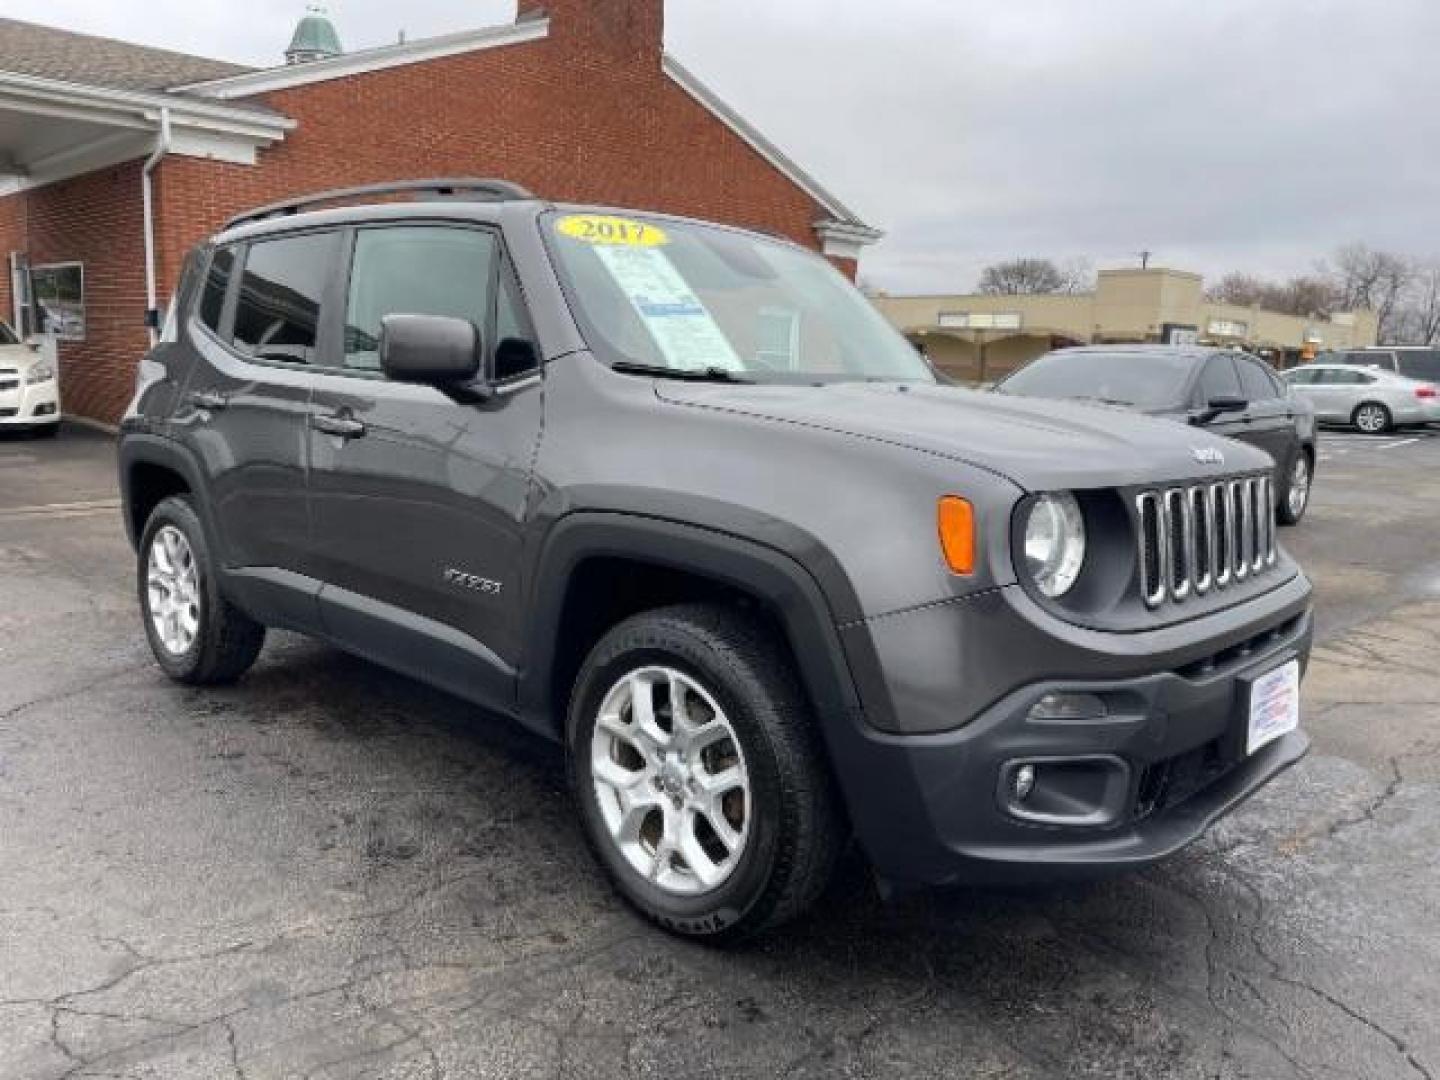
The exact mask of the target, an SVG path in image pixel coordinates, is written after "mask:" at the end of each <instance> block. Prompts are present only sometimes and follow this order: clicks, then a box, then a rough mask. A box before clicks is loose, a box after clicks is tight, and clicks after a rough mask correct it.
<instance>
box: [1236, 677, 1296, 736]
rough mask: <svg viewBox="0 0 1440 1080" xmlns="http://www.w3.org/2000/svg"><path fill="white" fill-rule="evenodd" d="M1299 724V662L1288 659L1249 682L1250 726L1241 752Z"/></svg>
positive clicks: (1290, 730)
mask: <svg viewBox="0 0 1440 1080" xmlns="http://www.w3.org/2000/svg"><path fill="white" fill-rule="evenodd" d="M1299 726H1300V661H1298V660H1291V661H1290V662H1289V663H1288V664H1282V665H1281V666H1280V667H1278V668H1276V669H1275V670H1274V671H1268V672H1266V673H1265V674H1264V675H1261V676H1260V677H1259V678H1258V679H1256V680H1255V681H1254V682H1253V683H1251V684H1250V727H1249V730H1248V732H1247V733H1246V738H1245V753H1246V755H1247V756H1248V755H1250V754H1253V753H1255V751H1256V750H1259V749H1260V748H1261V747H1262V746H1265V745H1267V744H1269V743H1272V742H1274V741H1275V740H1276V739H1278V738H1280V736H1282V735H1288V734H1289V733H1290V732H1292V731H1294V730H1295V729H1296V728H1297V727H1299Z"/></svg>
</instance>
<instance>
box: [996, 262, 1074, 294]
mask: <svg viewBox="0 0 1440 1080" xmlns="http://www.w3.org/2000/svg"><path fill="white" fill-rule="evenodd" d="M979 287H980V292H981V293H983V294H985V295H986V296H1030V295H1035V294H1041V293H1058V292H1069V291H1073V290H1070V289H1067V288H1066V277H1065V275H1064V274H1063V273H1062V272H1061V270H1060V268H1059V267H1058V266H1056V265H1055V263H1054V262H1052V261H1051V260H1050V259H1009V260H1007V261H1006V262H998V263H994V264H992V265H990V266H987V267H985V269H984V270H982V271H981V273H980V286H979Z"/></svg>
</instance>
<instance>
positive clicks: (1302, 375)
mask: <svg viewBox="0 0 1440 1080" xmlns="http://www.w3.org/2000/svg"><path fill="white" fill-rule="evenodd" d="M1322 374H1324V373H1323V372H1320V371H1316V370H1314V369H1313V368H1300V369H1299V370H1296V371H1290V372H1287V373H1286V375H1285V381H1286V382H1288V383H1289V384H1290V385H1291V386H1310V385H1311V384H1313V383H1314V382H1315V381H1316V380H1317V379H1318V378H1319V376H1320V375H1322Z"/></svg>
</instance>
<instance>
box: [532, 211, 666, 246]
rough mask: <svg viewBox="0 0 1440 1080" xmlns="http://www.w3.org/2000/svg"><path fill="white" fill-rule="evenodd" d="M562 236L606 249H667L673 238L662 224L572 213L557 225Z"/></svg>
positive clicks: (556, 228)
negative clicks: (599, 245) (600, 245)
mask: <svg viewBox="0 0 1440 1080" xmlns="http://www.w3.org/2000/svg"><path fill="white" fill-rule="evenodd" d="M555 231H556V232H558V233H559V234H560V235H561V236H568V237H570V238H571V239H572V240H579V241H581V242H582V243H586V244H602V245H604V246H606V247H641V248H653V247H664V246H665V245H666V244H668V243H669V242H670V237H669V236H667V235H666V234H665V230H664V229H662V228H660V226H658V225H651V224H649V223H647V222H644V221H634V220H632V219H631V218H621V217H607V216H606V215H604V214H571V215H570V216H569V217H563V218H561V219H560V220H559V221H558V222H556V224H555Z"/></svg>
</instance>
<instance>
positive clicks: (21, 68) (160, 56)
mask: <svg viewBox="0 0 1440 1080" xmlns="http://www.w3.org/2000/svg"><path fill="white" fill-rule="evenodd" d="M251 70H253V69H251V68H247V67H243V66H241V65H239V64H228V63H226V62H224V61H223V60H210V59H207V58H205V57H203V56H190V55H189V54H187V53H179V52H171V51H170V50H169V49H152V48H150V47H149V46H147V45H132V44H131V43H130V42H128V41H117V40H115V39H114V38H105V37H95V36H93V35H91V34H76V33H73V32H71V31H69V30H57V29H56V28H55V27H53V26H40V25H38V24H37V23H29V22H21V21H20V20H19V19H4V18H0V71H10V72H15V73H17V74H21V75H33V76H37V77H39V78H44V79H57V80H60V81H62V82H73V83H82V84H84V85H86V86H102V87H106V88H109V89H113V90H136V91H156V90H165V89H168V88H169V87H172V86H183V85H185V84H186V83H194V82H203V81H205V80H207V79H222V78H225V77H226V76H229V75H241V74H244V73H245V72H247V71H251Z"/></svg>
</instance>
